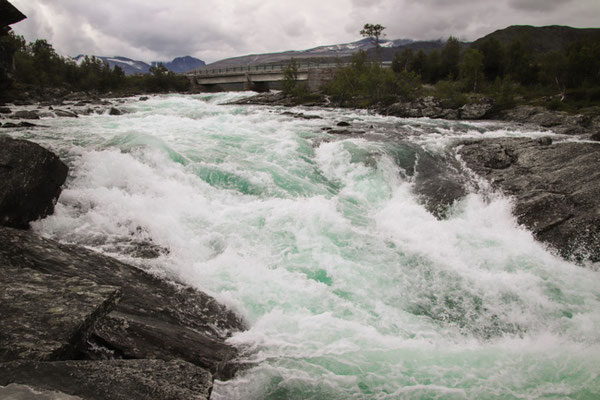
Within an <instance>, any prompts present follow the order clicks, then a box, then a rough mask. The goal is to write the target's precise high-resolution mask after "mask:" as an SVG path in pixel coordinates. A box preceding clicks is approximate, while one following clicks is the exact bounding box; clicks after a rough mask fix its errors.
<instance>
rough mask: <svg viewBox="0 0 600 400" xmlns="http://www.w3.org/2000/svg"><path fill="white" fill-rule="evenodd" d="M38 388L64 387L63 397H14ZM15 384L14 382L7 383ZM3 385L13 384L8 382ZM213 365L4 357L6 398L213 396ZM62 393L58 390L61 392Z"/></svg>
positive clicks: (176, 399)
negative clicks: (6, 359) (209, 368)
mask: <svg viewBox="0 0 600 400" xmlns="http://www.w3.org/2000/svg"><path fill="white" fill-rule="evenodd" d="M15 384H20V385H27V386H31V387H34V388H35V389H37V390H40V389H41V390H46V391H52V392H57V391H58V392H59V394H61V396H60V397H54V396H53V397H40V396H39V395H37V396H35V397H33V396H31V392H30V391H29V393H30V396H24V397H20V396H15V397H11V393H10V392H9V391H12V393H14V394H15V395H16V394H17V393H19V389H20V392H21V393H27V392H28V391H26V390H25V389H26V387H21V388H19V386H18V385H15ZM7 385H10V386H7ZM2 386H7V387H6V388H2ZM211 390H212V377H211V374H210V373H209V372H208V371H205V370H204V369H202V368H199V367H197V366H195V365H193V364H190V363H188V362H185V361H182V360H173V361H163V360H104V361H85V360H70V361H55V362H36V361H18V362H8V363H0V398H4V396H3V393H4V394H6V395H7V396H8V398H9V399H10V398H14V399H34V398H35V399H40V398H61V399H62V398H71V397H67V396H64V394H65V393H66V394H68V395H71V396H77V398H78V399H85V400H106V399H110V400H147V399H160V400H205V399H208V398H209V397H210V393H211ZM55 395H56V393H55Z"/></svg>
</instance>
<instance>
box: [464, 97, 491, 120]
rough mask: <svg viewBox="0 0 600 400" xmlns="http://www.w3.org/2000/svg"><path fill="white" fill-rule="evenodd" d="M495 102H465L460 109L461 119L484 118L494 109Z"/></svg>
mask: <svg viewBox="0 0 600 400" xmlns="http://www.w3.org/2000/svg"><path fill="white" fill-rule="evenodd" d="M492 108H493V104H492V102H491V101H489V100H482V101H477V102H474V103H469V104H465V105H464V106H462V107H461V108H460V109H459V115H460V118H461V119H482V118H485V117H486V116H487V115H488V113H489V112H490V111H492Z"/></svg>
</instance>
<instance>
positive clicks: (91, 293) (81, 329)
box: [0, 265, 121, 361]
mask: <svg viewBox="0 0 600 400" xmlns="http://www.w3.org/2000/svg"><path fill="white" fill-rule="evenodd" d="M120 296H121V292H120V291H119V289H118V288H117V287H115V286H104V285H98V284H96V283H95V282H92V281H90V280H88V279H84V278H80V277H78V276H71V277H68V278H67V277H64V276H56V275H51V274H45V273H42V272H39V271H36V270H34V269H30V268H15V267H10V266H6V265H3V266H2V268H0V315H1V316H2V329H1V330H0V361H11V360H38V361H41V360H44V361H49V360H63V359H68V358H74V357H76V356H77V354H78V353H79V352H80V351H81V350H82V349H83V348H84V347H86V346H87V340H88V339H89V337H90V334H91V333H92V331H93V330H94V328H95V326H96V323H97V322H98V320H100V319H102V318H103V317H104V316H105V315H106V314H108V313H109V312H110V311H111V310H112V309H113V308H114V306H115V305H116V303H117V301H118V299H119V298H120Z"/></svg>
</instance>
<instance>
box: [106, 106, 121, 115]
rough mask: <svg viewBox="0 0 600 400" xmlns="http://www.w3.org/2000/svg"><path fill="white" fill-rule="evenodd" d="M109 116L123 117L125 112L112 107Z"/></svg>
mask: <svg viewBox="0 0 600 400" xmlns="http://www.w3.org/2000/svg"><path fill="white" fill-rule="evenodd" d="M108 114H109V115H122V114H123V112H122V111H121V110H119V109H118V108H116V107H111V108H110V110H109V111H108Z"/></svg>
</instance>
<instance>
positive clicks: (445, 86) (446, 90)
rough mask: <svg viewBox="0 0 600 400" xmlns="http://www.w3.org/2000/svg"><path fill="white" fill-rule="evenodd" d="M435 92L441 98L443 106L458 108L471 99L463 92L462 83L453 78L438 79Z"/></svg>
mask: <svg viewBox="0 0 600 400" xmlns="http://www.w3.org/2000/svg"><path fill="white" fill-rule="evenodd" d="M434 93H435V97H437V98H438V99H440V101H441V103H442V106H444V107H446V108H458V107H461V106H463V105H465V104H467V103H468V101H469V99H468V98H467V96H466V95H465V94H464V93H463V92H462V90H461V85H460V83H459V82H455V81H452V80H443V81H438V82H437V83H436V85H435V92H434Z"/></svg>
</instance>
